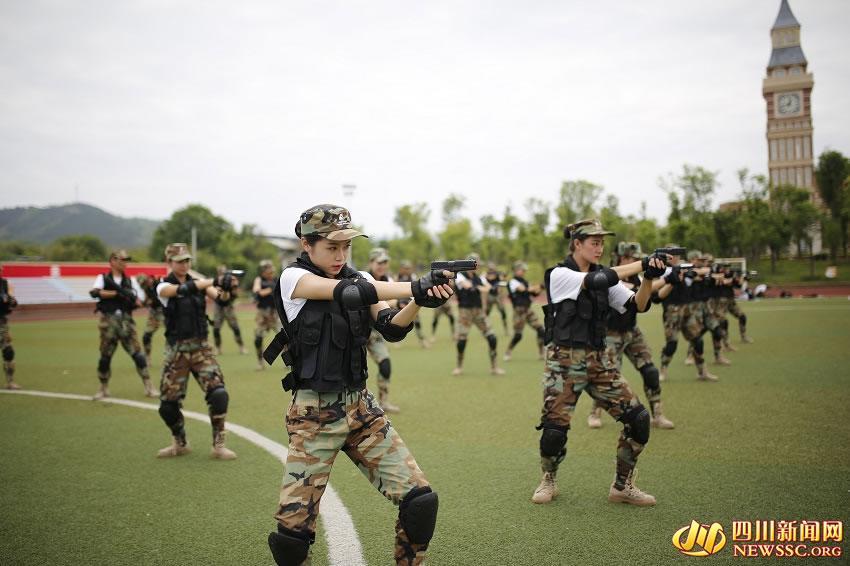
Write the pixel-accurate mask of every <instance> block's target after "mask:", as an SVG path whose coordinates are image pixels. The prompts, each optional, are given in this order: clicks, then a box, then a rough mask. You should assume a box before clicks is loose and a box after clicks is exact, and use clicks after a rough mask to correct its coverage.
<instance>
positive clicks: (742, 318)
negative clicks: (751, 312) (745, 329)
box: [738, 314, 747, 325]
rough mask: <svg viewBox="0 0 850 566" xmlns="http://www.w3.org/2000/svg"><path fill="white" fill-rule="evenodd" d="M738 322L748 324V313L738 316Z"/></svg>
mask: <svg viewBox="0 0 850 566" xmlns="http://www.w3.org/2000/svg"><path fill="white" fill-rule="evenodd" d="M738 324H741V325H746V324H747V315H745V314H742V315H741V316H740V317H739V318H738Z"/></svg>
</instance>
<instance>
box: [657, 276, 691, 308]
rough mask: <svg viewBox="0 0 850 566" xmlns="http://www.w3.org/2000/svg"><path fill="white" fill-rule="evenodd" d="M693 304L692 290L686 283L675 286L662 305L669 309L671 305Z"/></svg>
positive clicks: (682, 282)
mask: <svg viewBox="0 0 850 566" xmlns="http://www.w3.org/2000/svg"><path fill="white" fill-rule="evenodd" d="M690 302H691V288H690V287H689V286H688V284H687V283H685V282H684V281H681V282H679V283H678V284H676V285H673V290H672V291H670V294H669V295H667V296H666V297H665V298H664V300H663V301H661V303H662V304H663V305H664V306H665V307H668V306H670V305H686V304H688V303H690Z"/></svg>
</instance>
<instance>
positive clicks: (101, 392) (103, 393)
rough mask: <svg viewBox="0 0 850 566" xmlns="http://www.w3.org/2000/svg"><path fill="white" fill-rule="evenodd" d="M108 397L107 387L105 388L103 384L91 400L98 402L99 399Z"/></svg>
mask: <svg viewBox="0 0 850 566" xmlns="http://www.w3.org/2000/svg"><path fill="white" fill-rule="evenodd" d="M107 397H109V387H107V386H106V384H105V383H101V384H100V389H98V390H97V393H95V394H94V397H92V399H93V400H94V401H100V400H101V399H106V398H107Z"/></svg>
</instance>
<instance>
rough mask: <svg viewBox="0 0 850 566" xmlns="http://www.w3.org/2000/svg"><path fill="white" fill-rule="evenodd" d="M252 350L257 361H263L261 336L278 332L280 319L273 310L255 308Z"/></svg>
mask: <svg viewBox="0 0 850 566" xmlns="http://www.w3.org/2000/svg"><path fill="white" fill-rule="evenodd" d="M254 323H255V326H254V349H255V350H256V351H257V359H258V360H262V359H263V336H265V335H266V332H277V331H278V330H280V317H278V316H277V312H276V311H275V309H271V308H269V309H261V308H257V315H256V316H255V317H254Z"/></svg>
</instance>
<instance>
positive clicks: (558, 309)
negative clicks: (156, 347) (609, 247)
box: [531, 219, 664, 506]
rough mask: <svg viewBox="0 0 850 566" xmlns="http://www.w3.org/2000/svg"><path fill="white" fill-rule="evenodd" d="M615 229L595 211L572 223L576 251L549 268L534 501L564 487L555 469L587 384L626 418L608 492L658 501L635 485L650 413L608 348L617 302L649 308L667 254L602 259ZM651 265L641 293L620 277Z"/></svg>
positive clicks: (568, 233)
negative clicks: (539, 472) (616, 262)
mask: <svg viewBox="0 0 850 566" xmlns="http://www.w3.org/2000/svg"><path fill="white" fill-rule="evenodd" d="M608 235H613V232H608V231H606V230H605V229H604V228H603V227H602V224H601V223H600V222H599V221H598V220H595V219H589V220H582V221H579V222H576V223H575V224H571V225H570V226H567V227H566V228H565V230H564V236H565V237H566V238H567V239H568V240H569V241H570V251H571V252H572V253H571V255H569V256H567V259H566V260H565V261H564V262H563V263H561V264H558V265H557V266H555V267H553V268H550V269H549V270H547V272H546V278H545V284H546V293H547V296H548V299H549V302H548V304H547V305H546V308H545V315H546V342H547V345H546V369H545V371H544V373H543V410H542V415H541V419H540V426H538V427H537V428H538V430H542V434H541V437H540V462H541V467H542V469H543V479H542V480H541V482H540V485H539V486H538V487H537V489H536V490H535V491H534V495H533V496H532V498H531V500H532V501H533V502H534V503H549V502H551V501H552V499H553V498H554V497H556V496H557V495H558V488H557V486H556V485H555V476H556V474H557V471H558V467H559V466H560V464H561V462H562V461H563V459H564V457H565V456H566V453H567V450H566V444H567V432H568V431H569V428H570V421H571V420H572V416H573V414H574V412H575V407H576V403H577V402H578V399H579V396H580V395H581V393H582V392H583V391H586V392H587V393H588V394H590V396H591V397H593V399H594V400H596V401H597V402H599V403H600V404H601V405H602V407H603V408H604V409H606V410H607V411H608V413H609V414H610V415H611V416H612V417H614V418H615V419H616V420H618V421H620V422H621V423H623V432H622V433H621V434H620V439H619V441H618V444H617V465H616V472H615V476H614V482H613V483H612V485H611V489H610V490H609V492H608V500H609V501H611V502H621V503H629V504H632V505H640V506H648V505H655V497H653V496H652V495H649V494H648V493H644V492H643V491H641V490H640V489H638V488H637V486H635V485H634V469H635V465H636V462H637V457H638V455H639V454H640V453H641V452H642V451H643V448H644V446H645V445H646V443H647V442H648V441H649V431H650V422H649V421H650V419H649V413H648V412H647V410H646V409H645V408H644V406H643V405H642V404H641V403H640V402H639V401H638V399H637V398H636V397H635V395H634V394H633V393H632V390H631V388H629V384H628V383H626V381H625V380H623V379H622V377H621V375H620V372H619V370H618V369H617V366H616V365H615V363H614V360H612V359H611V358H609V357H607V356H606V355H605V353H604V352H605V336H606V333H607V332H606V330H607V320H608V312H609V310H611V309H613V310H617V311H618V312H621V313H624V312H625V311H626V305H627V304H628V303H629V302H630V301H634V302H635V306H636V310H637V311H638V312H643V311H645V310H646V308H647V306H648V303H649V299H650V295H651V293H652V279H655V278H658V277H660V276H661V275H663V273H664V261H663V259H662V258H658V257H655V256H653V257H651V258H645V259H644V261H642V262H641V261H637V262H633V263H629V264H626V265H621V266H617V267H614V268H607V267H602V266H601V265H599V260H600V259H601V258H602V252H603V247H604V245H603V241H604V240H603V237H604V236H608ZM641 270H643V271H644V281H643V282H642V283H641V285H640V287H639V288H638V291H637V293H636V294H635V293H634V292H633V291H631V290H629V289H627V288H626V287H625V286H624V285H622V284H621V283H620V278H625V277H629V276H631V275H636V274H638V273H639V272H640V271H641Z"/></svg>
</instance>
